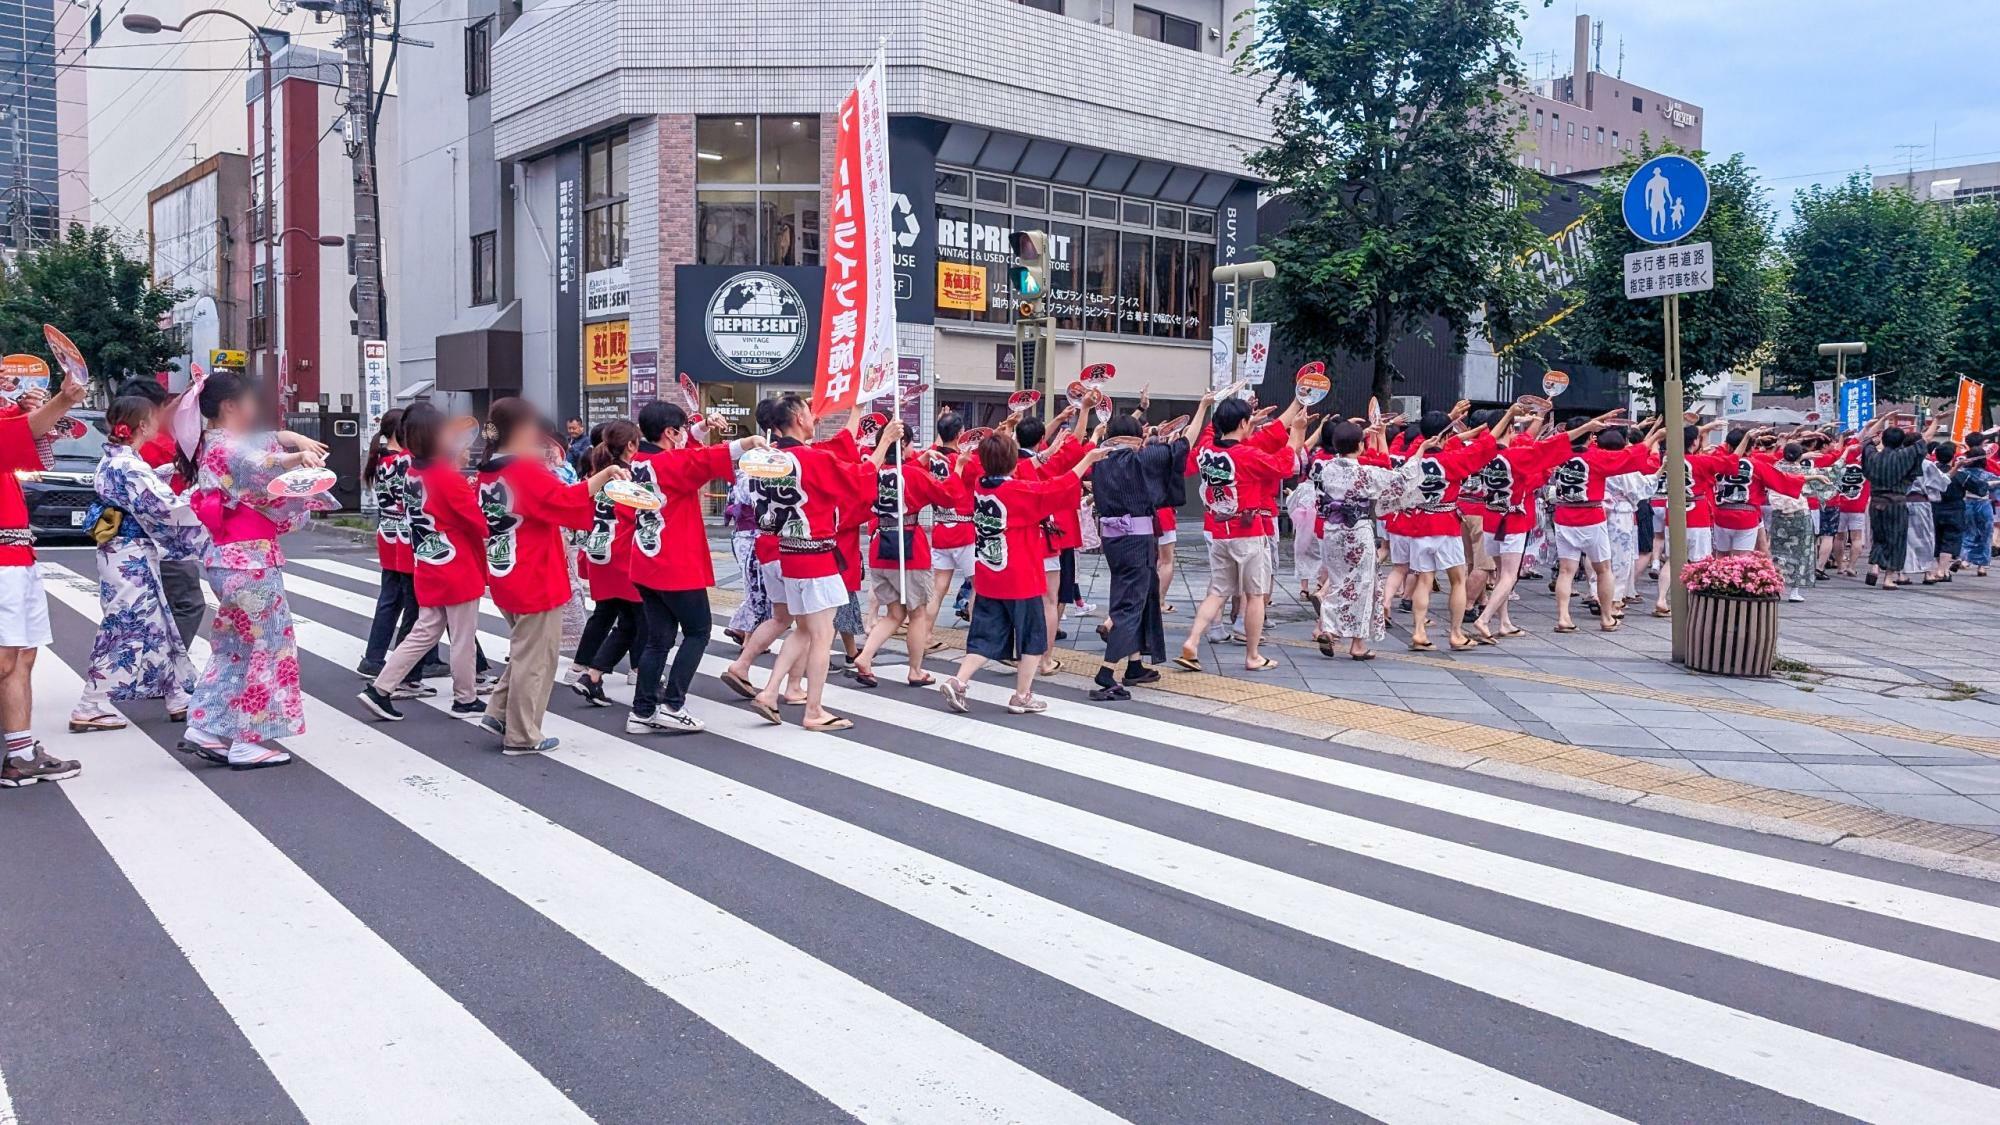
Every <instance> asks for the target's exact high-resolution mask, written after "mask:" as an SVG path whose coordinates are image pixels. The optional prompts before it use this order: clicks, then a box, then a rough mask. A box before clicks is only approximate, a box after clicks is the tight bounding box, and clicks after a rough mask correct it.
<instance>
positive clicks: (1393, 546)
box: [1389, 534, 1410, 566]
mask: <svg viewBox="0 0 2000 1125" xmlns="http://www.w3.org/2000/svg"><path fill="white" fill-rule="evenodd" d="M1389 565H1390V566H1408V565H1410V537H1409V536H1407V535H1395V534H1391V535H1390V536H1389Z"/></svg>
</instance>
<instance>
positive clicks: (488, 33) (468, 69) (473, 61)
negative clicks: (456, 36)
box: [465, 16, 493, 98]
mask: <svg viewBox="0 0 2000 1125" xmlns="http://www.w3.org/2000/svg"><path fill="white" fill-rule="evenodd" d="M492 87H493V17H492V16H487V17H486V18H485V19H483V20H480V21H479V22H478V23H475V24H473V25H472V26H471V27H468V28H466V29H465V96H466V97H468V98H470V97H476V96H478V95H480V94H483V93H485V92H486V91H487V90H490V89H492Z"/></svg>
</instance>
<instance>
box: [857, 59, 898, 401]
mask: <svg viewBox="0 0 2000 1125" xmlns="http://www.w3.org/2000/svg"><path fill="white" fill-rule="evenodd" d="M886 54H887V51H886V48H884V47H882V46H877V47H876V48H875V64H874V65H873V66H871V67H869V68H868V71H867V73H865V74H863V75H862V76H861V81H860V82H859V83H858V84H856V86H855V87H854V94H855V116H856V117H857V118H858V119H859V125H860V132H861V206H862V210H863V211H864V212H865V213H866V214H867V216H868V331H867V334H866V336H865V337H864V339H865V341H866V343H865V344H864V345H863V347H862V353H861V354H862V362H861V388H860V391H859V392H858V393H857V394H856V396H855V397H856V399H857V400H859V401H861V402H867V401H869V400H870V399H875V398H880V397H881V396H883V395H885V394H890V393H892V392H894V391H895V389H896V263H895V235H894V233H893V232H892V231H891V229H890V226H889V223H890V220H891V218H892V215H893V211H892V209H893V207H894V201H893V198H892V196H891V193H890V191H889V97H888V90H887V89H886V85H887V73H886V72H887V69H888V65H887V64H888V60H887V58H886Z"/></svg>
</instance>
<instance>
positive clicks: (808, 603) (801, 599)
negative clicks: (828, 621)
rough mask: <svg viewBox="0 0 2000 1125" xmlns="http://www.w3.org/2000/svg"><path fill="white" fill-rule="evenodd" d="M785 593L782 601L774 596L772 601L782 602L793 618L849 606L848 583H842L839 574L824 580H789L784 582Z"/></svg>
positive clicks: (827, 576)
mask: <svg viewBox="0 0 2000 1125" xmlns="http://www.w3.org/2000/svg"><path fill="white" fill-rule="evenodd" d="M784 591H785V596H784V597H783V598H782V599H781V598H779V597H778V596H777V595H775V594H773V595H772V597H771V600H772V601H773V602H779V601H782V602H783V604H784V607H785V608H786V609H788V610H790V611H791V614H792V616H793V617H805V616H807V615H808V614H814V613H818V612H820V611H821V610H827V609H839V608H840V607H841V606H844V605H846V604H847V583H845V582H843V581H841V578H840V575H838V574H829V575H826V576H825V577H823V578H787V579H785V580H784Z"/></svg>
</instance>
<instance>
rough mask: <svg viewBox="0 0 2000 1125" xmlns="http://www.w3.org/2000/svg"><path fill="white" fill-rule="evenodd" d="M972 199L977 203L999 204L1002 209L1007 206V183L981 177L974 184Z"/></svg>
mask: <svg viewBox="0 0 2000 1125" xmlns="http://www.w3.org/2000/svg"><path fill="white" fill-rule="evenodd" d="M972 199H973V201H974V202H976V203H998V204H999V205H1000V206H1002V207H1005V206H1007V203H1008V194H1007V181H1006V180H989V179H987V178H986V177H985V176H981V177H979V178H978V179H977V180H974V181H973V182H972Z"/></svg>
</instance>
